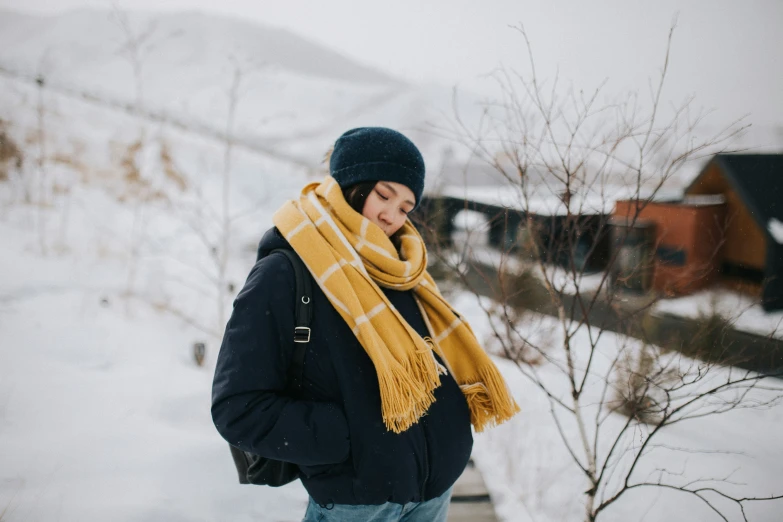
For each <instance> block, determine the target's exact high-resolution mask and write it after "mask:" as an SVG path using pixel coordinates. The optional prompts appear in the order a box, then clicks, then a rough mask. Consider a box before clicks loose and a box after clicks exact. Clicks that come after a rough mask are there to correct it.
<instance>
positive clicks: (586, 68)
mask: <svg viewBox="0 0 783 522" xmlns="http://www.w3.org/2000/svg"><path fill="white" fill-rule="evenodd" d="M117 4H118V5H119V6H121V7H122V8H127V9H144V10H155V11H160V10H182V9H190V10H200V11H204V12H216V13H223V14H227V15H231V16H237V17H242V18H244V19H249V20H257V21H258V22H259V23H263V24H266V25H273V26H279V27H284V28H287V29H289V30H291V31H293V32H295V33H297V34H299V35H303V36H306V37H307V38H309V39H310V40H313V41H315V42H317V43H321V44H324V45H326V46H328V47H330V48H332V49H334V50H337V51H339V52H341V53H342V54H344V55H346V56H348V57H350V58H353V59H355V60H357V61H359V62H361V63H364V64H367V65H370V66H373V67H375V68H377V69H380V70H383V71H384V72H387V73H390V74H392V75H395V76H397V77H400V78H401V79H404V80H406V81H409V82H412V83H427V82H435V83H439V84H444V85H449V86H451V85H454V84H459V85H461V86H463V87H467V88H470V89H472V90H479V91H485V92H487V91H488V90H489V89H490V84H489V82H487V81H486V80H479V79H477V78H479V77H480V76H481V75H482V74H484V73H487V72H488V71H490V70H492V69H493V68H494V67H495V66H497V65H499V64H503V65H505V66H508V67H513V68H516V69H520V70H524V69H525V68H526V66H527V63H528V62H527V56H526V53H525V52H524V46H523V41H522V39H521V37H520V35H519V34H518V32H516V31H514V30H513V29H511V28H510V27H509V26H511V25H517V24H520V23H522V24H524V26H525V28H526V29H527V31H528V34H529V36H530V39H531V41H532V44H533V48H534V53H535V57H536V60H537V62H538V65H539V67H540V68H541V70H542V71H543V73H544V74H546V75H549V74H551V73H552V71H554V68H555V67H558V68H559V71H560V76H561V78H563V79H565V80H566V81H568V82H572V83H573V84H574V85H575V86H577V87H579V88H583V89H589V88H591V87H595V86H597V85H598V84H599V83H600V82H601V81H602V80H603V79H605V78H607V79H608V80H609V83H608V87H607V88H608V90H609V92H623V91H626V90H627V89H637V90H644V89H646V84H647V79H648V78H650V77H652V76H655V75H656V74H657V73H658V71H659V70H660V67H661V64H662V60H663V55H664V50H665V44H666V36H667V32H668V29H669V26H670V24H671V22H672V19H673V17H674V16H675V15H677V16H678V29H677V31H676V33H675V37H674V42H673V50H672V59H671V75H670V77H669V84H668V85H669V88H668V90H667V91H665V96H666V98H667V99H671V100H674V101H679V100H681V99H682V98H683V97H684V96H686V95H688V94H695V95H696V100H697V105H698V106H703V107H705V108H714V109H715V110H716V111H717V113H716V114H718V115H719V118H718V119H719V120H720V121H729V120H732V119H734V118H736V117H739V116H742V115H743V114H746V113H750V119H751V121H752V122H753V123H754V125H758V126H761V127H766V128H768V129H770V130H771V131H773V132H774V133H775V134H777V133H778V131H774V129H775V128H776V127H778V126H783V67H782V66H781V63H783V31H781V23H782V22H783V0H746V1H738V0H682V1H679V2H678V1H673V0H658V1H655V2H651V1H649V0H644V1H633V0H602V1H591V2H584V1H551V0H550V1H539V0H483V1H481V2H479V1H476V0H426V1H425V0H396V1H395V2H389V1H382V2H381V1H375V0H364V1H348V0H326V1H324V0H319V1H301V0H219V1H215V0H129V1H123V0H119V1H117ZM0 5H2V6H3V7H8V8H13V9H16V10H22V11H35V12H40V13H57V12H62V11H65V10H68V9H73V8H78V7H87V6H90V7H104V8H106V7H109V6H110V5H111V3H110V2H109V1H107V0H0ZM779 132H780V136H783V130H781V131H779ZM781 141H783V138H781Z"/></svg>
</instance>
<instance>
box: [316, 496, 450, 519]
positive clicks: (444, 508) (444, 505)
mask: <svg viewBox="0 0 783 522" xmlns="http://www.w3.org/2000/svg"><path fill="white" fill-rule="evenodd" d="M450 501H451V488H449V489H448V491H446V492H445V493H444V494H442V495H441V496H439V497H438V498H433V499H432V500H427V501H426V502H408V503H407V504H395V503H393V502H387V503H386V504H381V505H379V506H366V505H357V506H352V505H350V504H329V505H327V507H321V506H319V505H318V504H316V503H315V501H314V500H313V499H312V498H310V503H309V504H308V505H307V512H305V517H304V519H302V522H446V515H447V514H448V511H449V502H450ZM330 508H331V509H330Z"/></svg>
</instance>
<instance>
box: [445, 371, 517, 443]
mask: <svg viewBox="0 0 783 522" xmlns="http://www.w3.org/2000/svg"><path fill="white" fill-rule="evenodd" d="M460 388H461V389H462V393H463V395H465V399H466V400H467V401H468V407H469V408H470V422H471V423H472V424H473V428H474V429H475V430H476V433H481V432H482V431H484V429H486V428H491V427H493V426H496V425H498V424H501V423H503V422H505V421H507V420H509V419H510V418H511V417H513V416H514V414H516V413H518V412H519V405H517V403H516V401H514V398H513V397H512V396H511V393H509V390H508V387H507V386H506V383H505V381H504V380H503V377H502V376H501V375H500V372H499V371H498V370H497V368H495V367H494V366H490V367H487V366H485V367H483V368H480V369H479V372H478V377H477V378H476V379H471V380H469V382H468V384H463V385H461V386H460Z"/></svg>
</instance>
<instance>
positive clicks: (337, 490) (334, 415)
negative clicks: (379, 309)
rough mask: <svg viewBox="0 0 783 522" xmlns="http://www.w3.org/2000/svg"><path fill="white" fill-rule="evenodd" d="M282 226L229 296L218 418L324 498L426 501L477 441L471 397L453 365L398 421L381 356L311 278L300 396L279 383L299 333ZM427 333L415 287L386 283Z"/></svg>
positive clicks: (240, 440)
mask: <svg viewBox="0 0 783 522" xmlns="http://www.w3.org/2000/svg"><path fill="white" fill-rule="evenodd" d="M286 247H288V245H287V243H286V242H285V240H284V239H283V238H282V237H281V236H280V234H279V233H278V232H277V230H276V229H274V228H273V229H271V230H270V231H268V232H267V233H266V234H265V235H264V237H263V239H262V240H261V244H260V245H259V260H258V261H257V262H256V264H255V266H254V267H253V269H252V270H251V272H250V275H249V276H248V278H247V282H246V283H245V286H244V288H243V289H242V291H241V292H240V293H239V295H238V296H237V298H236V300H235V301H234V311H233V313H232V315H231V319H230V320H229V322H228V325H227V327H226V332H225V336H224V338H223V345H222V346H221V348H220V354H219V356H218V361H217V367H216V368H215V378H214V382H213V387H212V418H213V420H214V423H215V426H216V427H217V429H218V431H219V432H220V434H221V435H222V436H223V438H225V439H226V440H227V441H228V442H229V443H231V444H233V445H235V446H237V447H239V448H241V449H243V450H245V451H249V452H252V453H255V454H258V455H262V456H265V457H269V458H274V459H277V460H284V461H288V462H293V463H295V464H297V465H298V466H299V468H300V469H301V471H302V475H303V476H302V483H303V484H304V486H305V489H307V491H308V493H309V494H310V496H311V497H312V498H313V499H314V500H315V501H316V502H317V503H319V504H329V503H336V504H383V503H385V502H389V501H390V502H396V503H399V504H404V503H407V502H421V501H425V500H430V499H433V498H436V497H438V496H440V495H441V494H443V493H444V492H445V491H446V490H447V489H448V488H449V487H451V486H452V485H453V484H454V482H456V480H457V478H458V477H459V476H460V474H461V473H462V471H463V470H464V468H465V465H466V464H467V462H468V458H469V457H470V452H471V449H472V446H473V438H472V435H471V430H470V412H469V410H468V405H467V402H466V401H465V398H464V396H463V394H462V392H461V391H460V389H459V387H458V386H457V383H456V382H455V381H454V379H453V378H452V377H451V375H446V376H441V386H440V387H438V388H437V389H436V390H435V397H436V401H435V403H434V404H433V405H432V406H431V407H430V408H429V410H428V411H427V414H426V415H424V416H423V417H422V418H421V420H420V421H419V422H418V423H417V424H414V425H413V426H412V427H411V428H409V429H408V430H406V431H405V432H403V433H400V434H395V433H394V432H391V431H388V430H387V429H386V426H385V425H384V423H383V418H382V416H381V399H380V390H379V387H378V379H377V377H376V373H375V368H374V366H373V364H372V361H371V360H370V358H369V356H368V355H367V353H366V352H365V351H364V349H363V348H362V346H361V345H360V344H359V342H358V341H357V339H356V337H355V336H354V335H353V333H352V332H351V330H350V328H349V327H348V325H347V324H346V323H345V321H343V319H342V317H340V315H339V313H338V312H337V311H336V310H335V309H334V307H333V306H332V305H331V304H330V303H329V301H328V300H327V299H326V296H325V295H324V293H323V292H322V291H321V289H320V288H319V287H318V285H316V284H313V293H314V295H313V312H314V313H313V321H312V324H311V328H312V333H311V338H310V343H309V344H308V347H307V354H306V356H305V365H304V372H303V384H302V391H301V396H299V397H297V398H296V399H292V398H289V397H286V396H284V395H283V394H282V390H283V389H284V388H285V384H286V372H287V368H288V366H289V364H290V362H291V359H292V355H293V351H294V345H293V333H294V317H295V314H294V287H295V279H294V273H293V268H292V267H291V264H290V263H289V262H288V260H287V259H286V258H285V257H284V256H283V255H282V254H271V255H267V254H268V253H269V252H270V251H271V250H274V249H276V248H286ZM384 292H385V293H386V295H387V297H388V298H389V301H391V303H392V304H393V305H394V306H395V307H396V308H397V310H399V312H400V313H401V314H402V316H403V317H404V318H405V319H406V320H407V321H408V323H409V324H410V325H411V326H412V327H413V328H414V329H415V330H416V331H417V332H419V334H421V335H422V336H424V335H427V334H428V333H427V329H426V326H425V324H424V321H423V319H422V317H421V313H420V311H419V308H418V306H417V305H416V302H415V300H414V297H413V293H412V292H410V291H408V292H400V291H395V290H386V289H384Z"/></svg>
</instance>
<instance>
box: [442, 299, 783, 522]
mask: <svg viewBox="0 0 783 522" xmlns="http://www.w3.org/2000/svg"><path fill="white" fill-rule="evenodd" d="M480 302H482V303H483V305H480V304H479V303H480ZM452 303H453V305H454V306H455V308H457V309H459V310H460V311H461V312H462V313H463V315H465V316H466V317H468V318H469V320H470V321H471V327H472V328H473V330H474V331H475V332H476V334H477V335H478V336H479V338H480V339H483V340H484V342H485V344H486V345H488V346H492V345H493V342H492V338H493V334H492V331H491V328H490V323H489V322H488V320H487V319H486V314H485V313H484V311H483V310H482V306H484V307H487V306H491V303H489V302H488V301H487V300H486V299H481V301H479V300H477V299H476V297H475V296H473V295H471V294H467V293H462V294H459V295H456V296H453V297H452ZM518 326H519V327H520V329H521V330H520V331H521V333H522V335H523V336H525V337H527V338H528V339H530V340H532V341H533V342H536V343H538V344H541V345H543V346H548V347H556V346H558V343H560V342H562V339H561V337H562V332H560V328H559V323H558V322H557V320H556V319H554V318H550V317H546V316H538V315H535V314H528V316H527V319H526V320H524V321H523V322H522V323H521V324H520V325H518ZM586 345H588V339H587V332H586V331H585V329H584V328H583V329H580V330H578V331H577V332H576V334H575V346H586ZM623 346H626V347H630V348H631V349H632V350H633V349H635V348H634V347H635V346H638V342H637V341H634V340H630V339H628V338H625V337H623V336H620V335H617V334H613V333H610V332H603V333H602V335H601V339H600V342H599V345H598V351H597V355H596V358H595V359H594V367H593V372H592V373H593V375H594V378H593V379H589V380H588V387H587V389H586V392H585V394H584V404H586V405H587V406H586V407H587V408H588V411H589V412H591V413H589V414H588V417H592V416H594V413H592V412H594V410H595V408H594V407H593V406H594V404H595V401H597V399H598V394H599V393H600V389H601V383H602V382H603V379H602V377H601V376H602V375H604V374H605V373H606V372H607V370H608V365H609V363H610V361H611V360H613V356H614V355H615V354H616V353H617V350H619V349H621V347H623ZM551 353H556V352H555V351H554V350H552V351H551ZM575 355H577V356H578V355H579V353H576V354H575ZM581 355H582V356H583V357H584V356H585V355H584V353H582V354H581ZM495 361H496V364H497V365H498V367H499V368H500V370H501V371H502V373H503V374H504V376H505V377H506V380H507V382H508V384H509V386H510V388H511V391H512V393H513V394H514V397H515V398H516V399H517V401H518V402H519V404H520V407H521V409H522V412H521V413H520V414H519V415H517V416H516V417H514V418H513V419H512V420H511V421H509V422H507V423H505V424H502V425H500V426H498V427H496V428H494V429H492V430H489V431H487V432H486V433H482V434H477V435H476V436H475V444H474V451H473V456H474V459H475V461H476V464H477V466H478V468H479V469H480V470H481V472H482V474H483V476H484V480H485V482H486V484H487V487H488V488H489V489H490V493H491V495H492V498H493V499H494V501H495V508H496V512H497V514H498V516H499V517H500V519H501V520H504V521H505V522H533V521H550V520H551V521H554V520H583V509H584V508H583V502H584V500H585V496H584V494H583V492H584V491H585V490H587V489H588V487H589V486H588V485H587V484H586V483H585V482H584V476H583V475H582V472H581V471H580V470H579V469H578V468H576V466H575V465H574V463H573V462H572V461H571V459H570V457H569V455H568V453H567V452H566V450H565V449H564V447H563V444H562V442H561V439H560V436H559V435H558V432H557V428H556V426H555V424H554V422H553V419H552V417H551V412H550V403H549V401H548V400H547V399H546V397H545V396H544V395H543V394H542V392H541V390H539V389H538V388H537V387H536V385H534V384H533V383H532V382H531V380H530V379H528V378H527V377H525V376H524V375H523V374H522V372H521V371H520V370H519V369H518V368H517V367H516V366H515V365H514V364H513V363H512V362H510V361H508V360H506V359H501V358H496V359H495ZM577 361H579V358H578V357H577ZM583 363H584V360H582V361H581V363H580V362H577V366H580V364H583ZM683 363H684V364H688V363H687V360H684V361H683ZM727 371H729V370H728V369H725V370H722V369H718V370H717V372H716V375H715V377H716V378H717V379H721V378H725V375H726V372H727ZM537 372H538V376H539V378H540V379H541V380H542V381H543V382H545V383H547V385H548V386H549V387H550V389H552V390H554V391H555V393H556V394H560V396H561V397H564V398H565V397H567V396H568V395H567V384H566V381H565V380H564V379H563V376H562V374H559V372H557V371H555V369H554V367H553V366H552V365H549V364H542V365H541V366H539V367H538V368H537ZM767 385H768V386H769V387H770V390H767V391H763V392H761V393H760V396H759V397H758V398H759V399H761V398H769V397H771V396H773V395H776V394H778V393H779V392H780V390H781V388H783V383H780V382H779V381H772V382H771V383H768V384H767ZM565 417H566V416H561V422H562V423H564V426H565V429H566V433H567V436H568V437H569V438H571V440H572V441H573V443H574V444H575V445H576V444H578V443H577V442H576V441H577V440H578V439H577V428H576V426H575V425H570V424H568V422H567V421H566V420H564V419H565ZM608 421H609V422H608V423H607V424H606V425H605V426H604V430H606V431H609V432H611V430H616V429H617V428H618V427H619V426H620V425H621V423H622V422H623V421H624V418H623V417H621V416H619V415H614V414H612V416H611V417H610V418H609V419H608ZM781 427H783V406H781V405H780V404H778V405H777V406H775V407H773V408H771V409H764V408H762V409H743V410H736V411H733V412H730V413H727V414H722V415H719V416H713V417H704V418H701V419H697V420H693V421H686V422H683V423H682V424H678V425H673V426H671V427H670V428H668V429H666V430H665V431H664V432H661V434H660V436H661V438H660V439H659V440H658V441H657V443H658V444H659V446H658V447H656V448H654V449H653V450H652V452H651V453H650V454H649V455H647V456H646V457H645V458H646V459H648V460H646V461H643V462H645V464H644V466H643V467H642V469H640V471H639V472H638V473H637V475H636V479H637V480H644V479H651V478H653V477H654V479H657V478H658V476H659V473H660V472H659V471H657V470H665V472H664V473H663V476H664V478H666V479H668V480H670V481H674V482H677V481H679V483H684V482H687V481H688V480H693V479H696V478H706V477H711V478H714V479H716V480H713V481H709V482H708V483H707V484H706V485H713V486H714V485H719V486H720V481H719V480H717V479H718V478H720V477H730V479H729V480H730V482H731V484H723V485H722V486H720V487H724V488H728V489H729V490H730V491H732V492H734V493H738V492H744V493H753V494H756V495H770V494H773V493H778V492H780V491H781V490H783V478H782V477H781V476H780V474H779V472H778V471H779V470H780V469H781V466H783V449H781V447H780V444H779V441H778V439H779V436H778V434H779V433H780V429H781ZM636 436H637V437H638V436H641V433H639V432H637V434H636ZM604 443H606V440H604ZM575 447H577V446H575ZM599 447H600V446H599ZM677 448H688V451H678V450H677ZM721 507H723V508H726V509H727V510H728V512H729V513H730V516H729V520H732V521H734V520H742V518H741V515H740V513H739V512H738V510H737V509H736V507H732V506H726V505H722V506H721ZM781 508H783V501H774V502H768V503H751V504H748V505H747V506H746V512H747V514H748V519H749V520H759V521H769V522H772V521H775V520H778V517H779V513H780V509H781ZM600 520H604V521H617V522H621V521H622V522H627V521H637V520H638V521H641V520H644V521H645V522H659V521H660V522H679V521H682V522H690V521H693V520H705V521H707V520H719V518H717V517H716V515H715V514H714V513H713V512H711V511H710V510H709V509H707V508H706V507H705V506H704V504H703V503H701V502H700V501H698V500H694V499H693V498H691V497H689V496H687V495H684V494H681V493H676V492H672V491H664V490H655V489H647V490H643V489H642V490H638V491H636V492H631V493H630V494H628V496H627V498H624V499H622V500H621V501H620V502H618V503H617V504H616V505H614V506H613V507H611V508H609V509H607V510H606V511H605V512H603V513H602V515H601V518H600Z"/></svg>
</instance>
